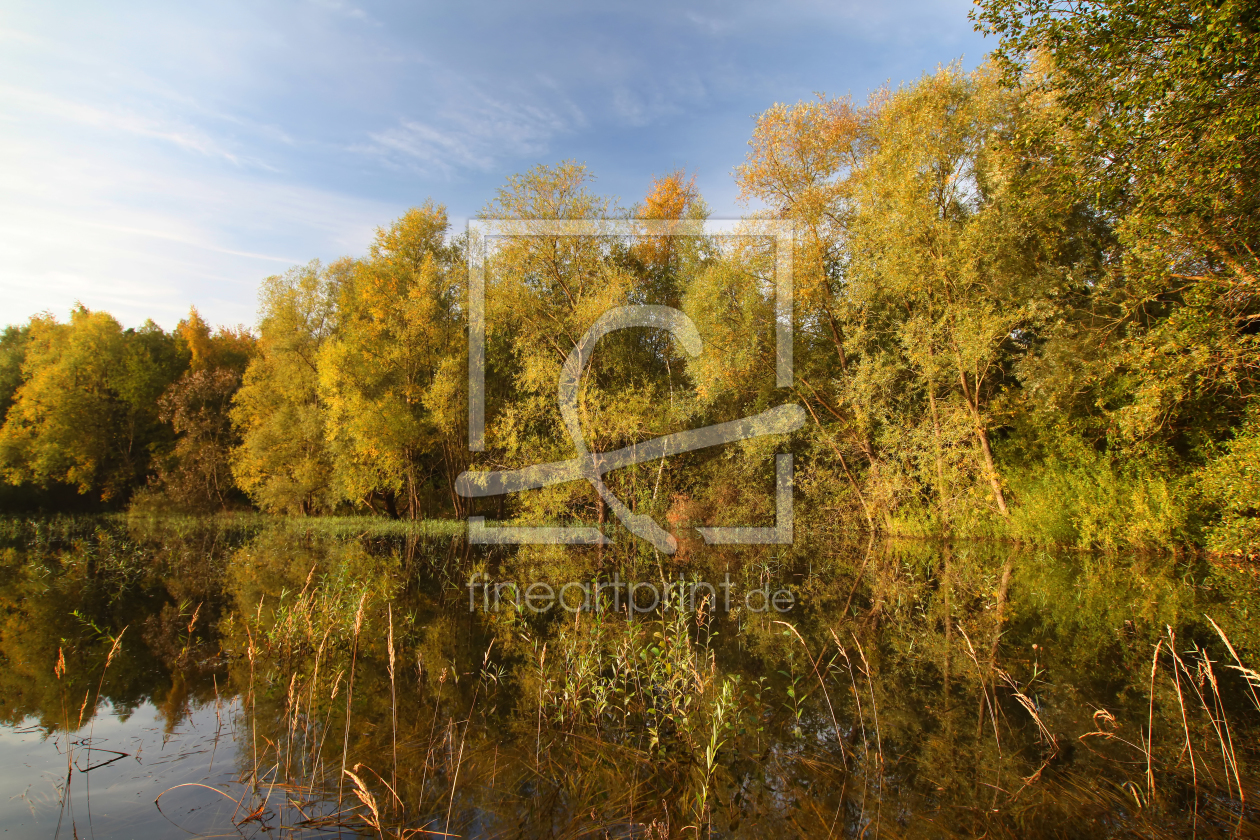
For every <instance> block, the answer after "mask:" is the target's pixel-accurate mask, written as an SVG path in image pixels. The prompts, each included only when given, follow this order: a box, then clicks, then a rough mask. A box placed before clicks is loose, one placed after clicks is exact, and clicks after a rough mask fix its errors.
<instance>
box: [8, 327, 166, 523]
mask: <svg viewBox="0 0 1260 840" xmlns="http://www.w3.org/2000/svg"><path fill="white" fill-rule="evenodd" d="M185 364H186V359H185V357H183V356H182V355H181V354H180V353H179V350H178V347H177V345H176V343H175V342H174V340H173V339H172V338H171V336H169V335H167V334H166V333H164V332H163V331H162V329H161V328H160V327H158V326H157V325H156V324H153V322H151V321H150V322H148V323H147V324H146V325H145V326H144V327H142V328H141V329H139V330H130V329H129V330H124V329H123V328H122V326H121V325H120V324H119V323H118V322H117V321H116V320H114V319H113V318H112V317H111V316H110V315H108V314H107V313H104V312H92V311H90V310H88V309H86V308H84V307H82V306H79V307H76V308H75V309H74V310H73V311H72V312H71V316H70V322H69V323H68V324H61V323H58V322H57V320H56V319H55V318H53V317H52V316H51V315H41V316H36V317H35V318H32V319H31V322H30V324H29V325H28V337H27V346H26V353H25V358H24V360H23V363H22V380H23V382H22V385H21V386H20V387H19V388H18V390H17V392H16V393H15V395H14V398H13V404H12V406H10V408H9V411H8V412H7V415H6V418H5V423H4V427H3V428H2V429H0V465H2V466H0V469H3V473H4V476H5V478H6V479H7V480H8V481H9V483H11V484H21V483H23V482H30V483H31V484H33V485H35V486H38V487H49V486H51V485H54V484H67V485H70V486H73V487H75V488H76V489H77V490H78V492H79V493H80V494H82V495H87V496H92V497H95V498H97V499H99V500H100V501H102V502H112V501H117V500H121V499H126V497H127V496H128V495H129V494H130V492H131V491H132V489H134V488H135V487H136V486H137V485H138V484H139V483H141V482H142V481H143V480H144V478H145V477H146V475H147V473H148V471H149V467H150V453H151V450H152V448H153V447H154V446H156V445H161V442H162V437H163V435H164V431H163V428H162V426H161V424H160V422H159V420H158V417H157V399H158V397H159V396H160V395H161V394H162V392H163V391H165V390H166V388H167V387H168V386H169V385H170V383H171V382H172V381H173V380H174V379H175V378H176V377H177V376H178V375H179V374H180V373H181V372H182V371H183V368H184V365H185Z"/></svg>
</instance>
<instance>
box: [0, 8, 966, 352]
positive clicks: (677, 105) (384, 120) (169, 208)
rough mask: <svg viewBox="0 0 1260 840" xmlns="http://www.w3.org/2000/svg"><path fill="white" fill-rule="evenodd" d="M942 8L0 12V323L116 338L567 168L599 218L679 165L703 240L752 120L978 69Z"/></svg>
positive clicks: (236, 298) (729, 199) (222, 311)
mask: <svg viewBox="0 0 1260 840" xmlns="http://www.w3.org/2000/svg"><path fill="white" fill-rule="evenodd" d="M969 8H970V4H969V3H968V2H966V0H939V2H930V1H929V0H896V2H887V3H883V4H878V5H876V4H870V3H857V2H847V0H845V1H844V2H830V3H817V2H786V3H767V2H744V0H738V2H721V3H719V2H696V3H683V2H678V3H653V2H625V3H622V2H606V3H594V2H591V3H578V2H547V3H520V2H517V3H508V2H470V3H462V4H454V3H451V4H442V5H439V4H433V3H416V2H413V3H401V2H400V3H379V4H376V3H366V2H364V3H353V2H350V0H308V1H307V2H302V0H290V1H289V2H275V3H263V2H249V3H244V2H215V3H203V4H184V3H170V2H127V3H121V2H119V3H110V4H102V3H87V2H82V3H74V2H56V3H50V2H47V0H45V2H40V3H23V2H13V0H10V2H8V3H6V4H5V5H4V8H3V9H2V10H0V324H6V323H16V322H21V321H24V320H26V319H27V318H28V317H29V316H30V315H32V314H34V313H36V312H41V311H52V312H53V313H54V314H56V315H57V316H58V317H61V318H64V317H66V314H67V313H68V311H69V309H70V307H71V306H72V305H73V304H74V302H75V301H82V302H83V303H84V305H86V306H88V307H89V308H92V309H98V308H99V309H106V310H108V311H110V312H112V313H114V315H116V316H117V317H118V318H119V319H120V320H121V321H122V322H123V323H124V324H126V325H128V326H135V325H139V324H140V323H142V322H143V321H144V319H145V318H153V320H155V321H157V322H158V323H159V324H161V325H163V326H164V327H167V328H169V327H172V326H174V324H175V323H176V322H177V321H178V320H179V319H180V317H182V316H183V315H184V314H185V313H186V312H187V311H188V307H189V306H190V305H191V304H196V305H197V307H198V309H199V310H200V311H201V313H202V314H203V316H205V317H206V319H207V320H209V321H210V322H211V323H219V324H238V323H243V324H246V325H252V324H253V323H254V321H255V310H256V289H257V285H258V281H259V280H260V279H262V278H263V277H266V276H267V275H270V274H276V273H280V272H282V271H283V270H285V269H286V268H287V267H289V266H290V265H293V264H295V263H304V262H306V261H307V260H310V259H312V258H315V257H318V258H320V259H324V260H328V259H331V258H335V257H338V256H342V255H346V254H350V255H360V254H362V253H364V252H365V250H366V248H367V245H368V243H369V241H370V240H371V238H372V235H373V231H374V229H375V228H376V227H377V226H380V225H384V224H388V223H389V222H390V221H391V220H392V219H394V218H396V217H397V216H398V215H400V214H401V213H402V212H403V211H404V210H405V209H406V208H407V207H410V206H414V205H417V204H420V203H422V202H423V201H424V200H425V198H427V197H430V196H431V197H432V198H434V199H435V200H436V201H438V202H441V203H443V204H445V205H446V206H447V208H448V211H449V213H450V216H451V219H452V222H453V223H454V224H455V225H458V226H462V225H463V223H464V221H465V220H466V219H467V218H468V217H469V216H471V215H473V214H475V213H476V212H478V211H479V210H480V209H482V208H483V207H484V206H485V205H486V204H487V202H488V201H489V200H490V199H492V198H493V197H494V194H495V191H496V189H497V188H498V187H500V186H501V185H503V183H504V181H505V179H506V178H507V176H509V175H511V174H513V173H517V172H522V171H524V170H526V169H528V168H530V167H532V166H533V165H535V164H538V163H555V162H558V161H561V160H565V159H576V160H579V161H583V162H585V163H586V164H587V165H588V167H589V168H590V170H591V171H592V173H593V174H594V175H595V176H596V177H597V180H596V182H595V188H596V189H597V190H598V191H599V192H601V193H604V194H608V195H613V196H617V197H619V198H620V200H621V202H622V203H623V204H626V205H628V204H631V203H633V202H635V201H637V200H639V199H640V198H641V197H642V196H643V195H644V193H645V192H646V190H647V188H648V185H649V183H650V181H651V178H652V176H653V174H663V173H665V172H669V171H671V170H673V169H675V168H678V167H683V168H686V169H687V170H688V171H690V172H693V173H694V174H695V175H696V176H697V184H698V185H699V187H700V189H701V192H702V193H703V194H704V197H705V199H706V200H707V201H708V203H709V205H710V207H711V208H712V210H713V216H714V217H715V218H732V217H735V216H738V215H739V214H740V213H741V211H742V210H743V209H744V208H742V207H741V206H740V205H739V204H738V203H737V202H736V194H737V190H736V188H735V185H734V181H733V179H732V177H731V172H732V170H733V169H734V167H735V166H737V165H738V164H740V163H741V162H742V161H743V159H744V155H745V153H746V150H747V142H748V138H749V136H750V135H751V132H752V128H753V119H754V116H755V115H756V114H758V113H760V112H761V111H764V110H765V109H766V108H768V107H769V106H770V105H772V104H774V103H775V102H796V101H798V100H800V99H802V98H810V97H811V96H813V94H814V93H815V92H822V93H825V94H827V95H843V94H852V95H853V96H854V97H855V98H856V99H859V100H862V99H865V97H866V96H867V94H868V93H869V92H870V91H872V90H874V89H876V88H878V87H879V86H881V85H883V84H885V83H888V82H891V83H893V84H897V83H899V82H901V81H905V80H913V79H915V78H917V77H918V76H919V75H921V74H922V73H923V72H924V71H929V70H932V69H934V68H935V67H936V66H937V65H938V64H944V63H948V62H950V61H952V60H955V59H960V58H961V59H962V60H963V63H964V65H965V66H966V67H973V66H975V65H976V64H977V63H978V62H979V61H980V60H982V58H983V55H984V53H985V52H986V50H987V49H989V48H990V46H991V45H990V44H987V43H986V42H985V41H984V40H983V39H982V38H981V37H980V36H979V35H977V34H976V33H975V32H973V31H972V25H971V22H970V21H969V20H968V19H967V12H968V10H969Z"/></svg>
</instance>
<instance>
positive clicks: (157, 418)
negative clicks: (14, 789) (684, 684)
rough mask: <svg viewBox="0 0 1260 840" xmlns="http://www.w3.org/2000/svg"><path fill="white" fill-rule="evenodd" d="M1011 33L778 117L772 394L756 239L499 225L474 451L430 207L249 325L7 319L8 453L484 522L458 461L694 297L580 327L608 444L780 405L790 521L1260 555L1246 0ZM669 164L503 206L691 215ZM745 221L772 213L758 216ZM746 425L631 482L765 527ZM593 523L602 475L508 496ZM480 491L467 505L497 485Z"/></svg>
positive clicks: (995, 19)
mask: <svg viewBox="0 0 1260 840" xmlns="http://www.w3.org/2000/svg"><path fill="white" fill-rule="evenodd" d="M976 16H977V20H978V25H979V26H981V27H984V28H987V29H988V30H989V31H991V32H996V33H997V34H999V35H1000V36H1001V37H1002V41H1001V43H1002V47H1001V49H1000V50H999V51H998V52H997V53H996V54H995V55H994V56H993V57H992V59H991V61H990V62H989V63H988V64H986V65H985V66H984V67H982V68H981V69H979V70H977V71H976V72H974V73H970V74H966V73H963V72H961V71H960V70H959V69H957V68H955V67H951V68H946V69H943V70H940V71H938V72H936V73H934V74H930V75H927V76H925V77H924V78H923V79H921V80H920V81H918V82H917V83H915V84H911V85H906V86H903V87H902V88H900V89H897V90H884V91H881V92H879V93H878V94H876V95H875V96H873V97H872V98H871V99H870V100H869V101H868V102H867V103H865V104H857V103H854V102H852V101H851V100H849V99H825V98H819V99H817V100H815V101H809V102H802V103H799V104H797V105H791V106H785V105H778V106H775V107H773V108H771V109H770V110H769V111H767V112H765V113H764V114H762V115H761V116H760V117H759V119H758V121H757V125H756V128H755V131H754V134H753V137H752V139H751V141H750V151H749V155H748V159H747V161H746V163H745V164H744V165H743V166H741V167H740V168H739V169H738V171H737V173H736V178H737V180H738V183H739V185H740V188H741V190H742V194H743V196H744V197H745V198H746V199H749V200H756V201H757V202H759V203H760V204H761V205H764V206H766V207H768V208H770V209H769V210H767V211H765V212H764V213H761V214H759V215H762V216H767V217H770V218H781V219H791V220H793V221H794V222H795V223H796V230H797V241H796V248H795V253H794V254H793V266H794V271H793V274H794V285H795V313H796V317H795V381H794V383H793V385H792V387H791V389H790V391H791V393H788V392H787V391H786V390H783V389H776V388H775V387H774V382H775V358H774V331H775V319H774V295H773V289H774V282H773V280H774V276H773V265H774V253H773V248H772V247H771V246H770V245H769V244H768V243H767V241H766V240H764V239H759V238H756V237H703V236H695V235H687V236H676V237H660V236H648V235H643V236H638V237H612V236H598V237H594V236H593V237H551V238H548V237H539V236H530V237H516V238H512V237H505V238H499V239H496V240H495V241H494V244H493V247H492V248H491V249H490V252H489V256H488V258H487V263H486V277H487V287H486V295H487V297H486V305H487V315H486V329H487V345H486V363H487V373H486V377H487V379H486V388H487V404H486V429H487V432H486V441H487V450H486V451H485V452H484V453H479V454H477V455H476V456H475V458H474V457H473V456H472V454H471V453H469V452H468V447H467V439H466V434H467V426H466V422H467V421H466V418H467V403H466V400H467V394H466V388H467V385H466V375H467V373H466V371H467V368H466V364H467V361H466V360H467V340H466V329H467V324H466V321H467V284H468V276H467V272H468V259H467V258H468V252H467V248H468V244H467V241H466V240H465V238H464V237H463V236H453V235H452V233H451V231H450V230H449V229H448V224H447V220H446V216H445V212H444V210H443V209H442V208H441V207H440V206H437V205H435V204H433V203H427V204H425V205H424V206H423V207H420V208H417V209H414V210H412V211H410V212H408V213H407V214H406V215H405V216H403V217H402V218H401V219H399V220H397V221H396V222H394V223H393V224H392V225H390V226H388V227H386V228H383V229H381V230H380V231H379V232H378V235H377V238H376V241H375V242H374V243H373V245H372V246H371V249H370V251H369V253H368V254H367V255H366V256H365V257H363V258H360V259H349V258H347V259H343V260H340V261H337V262H335V263H333V264H331V265H327V266H324V265H321V264H319V263H311V264H309V265H307V266H305V267H301V268H295V269H293V270H291V271H290V272H288V273H287V274H285V275H283V276H278V277H272V278H269V279H267V280H266V281H264V283H263V287H262V292H261V296H260V298H261V312H260V321H259V326H258V335H257V336H253V335H250V334H248V333H246V332H244V331H241V330H236V331H231V330H219V331H218V332H215V333H212V332H211V331H210V330H209V328H208V327H207V326H206V325H205V324H204V323H203V322H201V320H200V319H199V318H198V317H197V316H196V313H195V312H194V313H193V314H192V315H190V317H189V319H187V320H186V321H185V322H183V323H181V324H180V326H179V327H178V328H177V329H176V330H175V331H174V333H172V334H166V333H164V332H162V331H161V330H160V329H158V328H157V327H154V326H152V325H150V326H147V327H145V328H143V329H140V330H123V329H121V328H120V327H119V326H118V324H117V323H116V322H115V321H113V319H111V318H110V317H109V316H108V315H105V314H104V313H99V312H97V313H94V312H88V311H86V310H82V309H80V310H77V311H76V312H75V313H73V315H72V318H71V321H70V323H68V324H58V323H56V322H55V321H53V320H52V319H51V318H50V317H47V316H40V317H36V318H34V319H32V320H31V322H30V323H29V324H28V325H26V326H23V327H10V328H9V329H8V330H7V331H6V332H5V334H4V337H3V339H2V340H0V407H3V409H4V410H5V422H4V426H3V428H2V429H0V467H2V468H3V470H4V476H5V478H6V479H7V480H8V481H9V482H10V483H11V484H14V485H18V486H21V487H25V488H30V489H31V490H32V492H33V491H34V489H36V488H55V487H58V486H61V487H67V486H68V487H73V488H75V489H76V490H77V491H78V492H79V493H81V494H84V495H85V496H91V497H93V498H97V499H100V500H106V501H108V500H123V499H126V498H128V497H129V495H130V494H132V493H133V492H135V491H136V490H137V489H138V488H139V489H140V493H139V495H138V496H136V503H142V504H146V505H160V504H170V505H174V506H177V507H182V508H188V509H193V508H203V509H204V508H214V507H224V506H231V505H233V504H242V503H244V502H245V501H246V500H248V501H249V502H250V503H252V504H254V505H257V506H259V507H261V508H263V509H265V510H270V511H277V512H282V511H288V512H301V513H308V514H309V513H318V512H323V511H332V510H336V509H343V508H359V509H365V510H366V509H371V510H373V511H376V512H378V513H381V514H384V515H390V516H402V517H421V516H439V515H457V516H463V515H466V514H467V513H468V512H469V510H470V508H469V500H467V499H463V498H461V497H460V496H458V495H457V494H456V493H455V492H454V490H453V487H454V479H455V477H456V476H457V475H459V474H460V473H461V472H462V471H463V470H465V469H468V468H473V469H501V468H510V467H521V466H526V465H528V464H534V463H541V462H544V461H554V460H562V459H564V458H568V457H572V455H573V447H572V443H571V442H570V441H569V435H568V431H567V429H566V427H565V426H564V424H563V421H562V419H561V417H560V415H559V412H558V410H557V406H556V387H557V380H558V377H559V372H560V368H561V365H562V364H563V362H564V359H565V357H566V356H567V355H568V353H569V352H570V350H572V348H573V347H574V345H575V344H576V342H577V341H578V340H579V338H580V337H581V336H582V334H583V333H584V332H585V331H586V329H587V328H588V327H589V326H590V325H591V324H592V323H593V322H594V320H595V319H596V318H597V317H598V316H599V315H601V314H602V313H603V312H605V311H607V310H608V309H609V308H611V307H614V306H621V305H627V304H643V303H653V304H662V305H668V306H673V307H677V308H680V309H682V310H683V311H684V312H685V313H687V315H688V316H689V317H690V318H691V319H692V320H693V322H694V323H695V324H696V325H697V327H698V329H699V331H700V334H701V336H702V338H703V339H704V342H705V350H704V352H703V353H701V354H700V355H699V356H696V357H692V356H689V355H688V354H686V353H684V352H682V351H681V350H679V349H677V348H675V347H673V346H672V345H671V344H670V342H669V340H668V338H667V337H666V336H665V334H664V333H663V332H660V331H651V330H634V331H621V332H618V333H615V334H613V335H609V336H607V337H606V338H604V339H602V340H601V341H600V344H599V347H598V350H597V351H596V353H595V356H594V361H593V362H592V365H591V368H590V369H589V372H588V373H587V375H586V377H585V378H584V380H583V386H582V391H581V402H580V413H581V420H582V425H583V430H584V432H585V435H586V444H587V445H588V446H589V447H590V448H591V449H592V451H608V450H611V449H616V448H620V447H624V446H631V445H633V444H635V443H638V442H642V441H644V440H648V439H650V438H653V437H656V436H659V435H663V434H668V433H670V432H675V431H679V430H682V429H686V428H696V427H699V426H702V425H707V424H710V423H716V422H723V421H726V420H732V419H737V418H740V417H745V416H748V415H750V414H753V413H756V412H758V411H761V410H764V409H766V408H768V407H771V406H774V405H778V404H781V403H783V402H787V401H793V402H796V403H798V404H800V405H803V406H805V407H806V408H807V410H808V414H809V417H810V422H809V424H808V426H807V427H806V428H805V429H802V430H801V431H800V432H798V433H796V434H795V435H794V436H793V439H792V441H791V442H790V446H791V448H792V450H793V451H794V452H796V453H797V465H798V469H797V486H798V498H800V499H801V505H802V506H803V509H804V513H805V515H808V516H812V517H813V518H814V521H832V522H839V523H844V524H851V525H854V526H861V527H865V528H869V529H872V530H875V531H882V532H889V533H918V534H946V533H952V534H958V535H972V536H982V535H983V536H1001V537H1009V538H1016V539H1022V540H1029V541H1035V542H1047V543H1049V542H1056V543H1061V544H1066V545H1075V546H1081V547H1103V548H1112V549H1115V548H1120V547H1142V548H1150V549H1176V548H1180V547H1186V546H1193V545H1199V546H1203V547H1206V548H1208V549H1210V550H1212V551H1217V552H1224V553H1239V554H1255V553H1257V551H1258V550H1260V520H1258V519H1257V514H1258V512H1260V472H1258V469H1260V468H1258V467H1257V464H1260V408H1258V407H1257V402H1256V394H1257V391H1256V385H1257V374H1258V371H1257V366H1258V361H1260V353H1258V352H1257V351H1258V350H1260V347H1258V346H1257V343H1258V341H1260V339H1258V338H1257V335H1258V334H1260V287H1258V286H1257V276H1258V275H1257V272H1258V271H1260V259H1258V257H1257V248H1258V247H1260V212H1257V211H1258V210H1260V207H1257V203H1258V201H1260V191H1258V190H1260V185H1258V184H1257V173H1258V172H1260V140H1257V133H1256V129H1257V128H1260V84H1257V77H1256V74H1257V73H1258V72H1260V69H1257V68H1260V61H1257V59H1260V48H1258V45H1260V41H1258V40H1257V20H1258V17H1257V11H1256V9H1255V8H1254V7H1253V6H1252V5H1250V4H1245V3H1229V2H1227V3H1214V4H1206V3H1199V2H1173V3H1160V4H1158V5H1156V4H1154V3H1124V4H1120V3H1118V2H1116V3H1112V2H1101V3H1094V4H1088V5H1084V6H1081V7H1079V8H1076V7H1073V10H1072V11H1070V12H1060V11H1056V10H1055V9H1054V8H1050V7H1047V6H1045V5H1044V4H1040V3H1030V2H1005V1H1004V0H1003V1H999V0H989V1H988V2H986V3H983V4H981V5H980V7H979V9H978V11H977V13H976ZM707 212H708V211H707V209H706V207H705V204H704V202H703V200H702V198H701V197H700V196H699V194H698V193H697V191H696V189H695V187H694V181H689V180H688V179H687V178H686V176H685V174H684V173H681V172H675V173H671V174H669V175H667V176H664V177H662V178H659V179H657V180H656V182H655V183H654V184H653V186H652V188H651V190H650V191H649V193H648V195H647V196H646V197H645V199H644V200H643V201H641V202H640V203H638V204H636V205H634V206H632V207H629V208H622V207H619V206H617V204H616V202H615V201H614V200H613V199H611V198H608V197H603V196H600V195H598V194H597V193H595V192H594V191H593V190H592V179H591V177H590V175H589V174H588V173H587V172H586V170H585V169H584V168H583V167H582V166H580V165H577V164H573V163H564V164H560V165H558V166H554V167H545V166H540V167H537V168H535V169H534V170H531V171H530V172H528V173H525V174H523V175H519V176H516V177H513V178H510V179H509V180H508V183H507V184H506V185H505V186H504V187H503V188H502V189H501V190H500V191H499V194H498V196H497V198H496V199H495V200H494V201H493V202H491V203H490V204H489V205H488V206H487V207H486V208H485V209H484V211H483V213H482V215H483V217H485V218H514V219H590V218H620V219H630V220H636V219H641V220H647V219H655V220H677V221H685V220H692V221H697V220H703V219H704V218H706V217H707ZM754 215H758V214H754ZM788 445H789V442H787V441H784V440H782V439H778V440H773V439H772V440H753V441H747V442H744V443H743V444H740V445H738V446H732V447H727V448H725V449H724V450H723V451H720V452H717V451H714V452H699V453H692V454H690V455H686V456H677V457H673V458H670V459H668V460H667V461H662V462H656V463H651V464H643V465H639V466H636V467H630V468H626V469H623V470H619V471H616V472H614V473H612V474H610V475H609V476H607V477H606V481H607V483H608V485H609V487H610V488H611V489H612V490H613V491H614V492H615V493H616V494H617V495H618V496H619V498H621V499H622V500H623V501H625V502H626V504H627V505H628V506H630V507H631V508H632V509H634V510H635V511H636V512H638V513H646V514H649V515H652V516H654V517H655V518H656V519H657V520H658V521H659V522H662V523H670V525H671V526H672V527H675V526H680V525H686V524H687V523H691V522H694V523H697V524H754V523H758V522H761V523H765V522H768V521H770V520H771V519H772V518H773V511H772V503H773V496H774V494H773V454H774V452H775V451H776V448H777V450H778V451H783V449H784V448H785V447H787V446H788ZM490 501H491V504H492V507H490V508H488V509H487V510H488V511H489V512H491V513H493V514H494V515H497V516H500V517H511V516H513V515H516V516H519V517H520V518H521V520H522V521H528V522H540V521H544V520H551V521H556V520H565V519H571V518H576V519H582V520H585V521H599V522H603V521H604V520H605V517H606V513H605V510H604V505H603V502H602V501H601V500H600V499H599V497H598V496H597V495H596V494H595V493H594V492H593V491H592V490H591V488H590V486H589V485H588V484H586V483H585V482H574V483H571V484H567V485H559V486H553V487H550V488H546V489H543V490H538V491H531V492H529V493H524V494H520V495H519V496H516V497H513V498H509V499H504V498H499V499H493V500H490ZM478 504H484V502H479V503H478Z"/></svg>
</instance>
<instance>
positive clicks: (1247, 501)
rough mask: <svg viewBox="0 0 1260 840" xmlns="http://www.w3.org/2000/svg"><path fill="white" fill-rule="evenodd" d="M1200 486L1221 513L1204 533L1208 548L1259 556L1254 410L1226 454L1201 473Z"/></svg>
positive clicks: (1259, 479)
mask: <svg viewBox="0 0 1260 840" xmlns="http://www.w3.org/2000/svg"><path fill="white" fill-rule="evenodd" d="M1202 486H1203V491H1204V494H1205V496H1206V497H1207V498H1208V500H1209V501H1211V502H1212V503H1213V504H1214V505H1216V506H1217V507H1218V508H1219V509H1220V510H1221V513H1222V515H1221V520H1220V522H1218V523H1216V524H1215V525H1213V526H1212V528H1211V529H1209V531H1208V533H1207V547H1208V548H1209V549H1211V550H1213V551H1219V552H1222V553H1226V554H1238V555H1242V556H1244V557H1256V556H1257V555H1260V412H1257V411H1255V410H1253V411H1252V412H1251V414H1250V415H1249V416H1248V418H1247V422H1246V423H1245V424H1244V425H1243V426H1242V427H1241V428H1240V429H1239V430H1238V434H1237V436H1236V437H1235V438H1234V439H1233V440H1231V441H1229V443H1228V444H1227V445H1226V447H1225V453H1224V454H1223V455H1222V456H1221V457H1219V458H1217V459H1215V460H1213V461H1212V462H1210V463H1209V464H1208V465H1207V466H1206V467H1205V468H1204V469H1203V472H1202Z"/></svg>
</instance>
